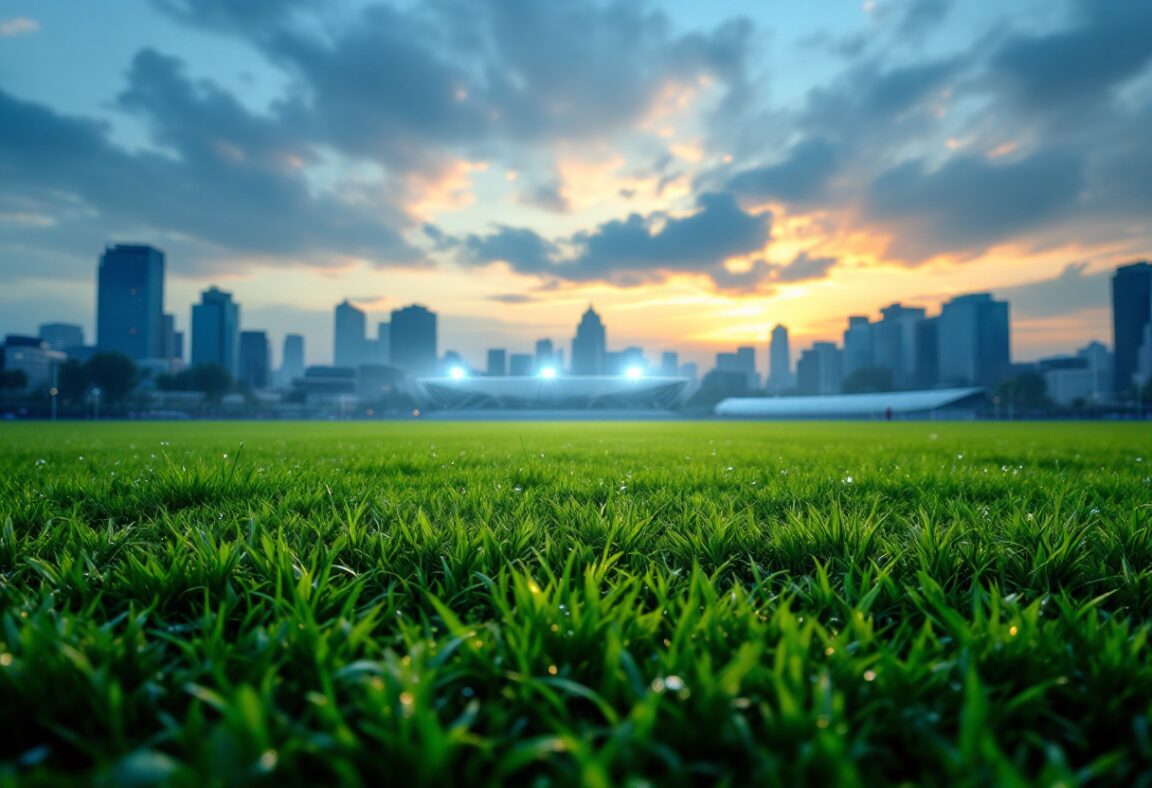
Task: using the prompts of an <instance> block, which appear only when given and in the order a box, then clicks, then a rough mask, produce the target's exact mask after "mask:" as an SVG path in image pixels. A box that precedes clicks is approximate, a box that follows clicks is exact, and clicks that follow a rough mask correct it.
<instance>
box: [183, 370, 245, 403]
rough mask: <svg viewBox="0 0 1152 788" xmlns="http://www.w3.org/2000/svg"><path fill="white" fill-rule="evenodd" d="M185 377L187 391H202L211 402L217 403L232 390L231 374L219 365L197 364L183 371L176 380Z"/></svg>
mask: <svg viewBox="0 0 1152 788" xmlns="http://www.w3.org/2000/svg"><path fill="white" fill-rule="evenodd" d="M185 375H186V376H187V377H186V380H187V385H188V389H187V390H189V391H203V392H204V396H206V397H207V398H208V399H209V400H210V401H211V402H219V401H220V398H221V397H223V396H224V395H225V394H227V393H228V391H229V390H230V389H231V388H232V373H230V372H229V371H228V370H226V369H225V368H224V367H222V366H220V365H219V364H199V365H197V366H195V367H192V368H190V369H186V370H184V372H181V373H180V374H179V375H177V376H176V377H177V379H179V378H181V377H183V376H185Z"/></svg>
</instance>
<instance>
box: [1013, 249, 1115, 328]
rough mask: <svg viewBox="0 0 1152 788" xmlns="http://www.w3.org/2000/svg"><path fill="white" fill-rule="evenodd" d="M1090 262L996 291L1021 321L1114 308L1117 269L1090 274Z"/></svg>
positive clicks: (1066, 267) (1073, 265)
mask: <svg viewBox="0 0 1152 788" xmlns="http://www.w3.org/2000/svg"><path fill="white" fill-rule="evenodd" d="M1087 271H1088V263H1084V262H1081V263H1069V264H1068V265H1066V266H1064V269H1063V270H1062V271H1060V273H1059V274H1057V275H1056V276H1054V277H1052V278H1051V279H1041V280H1038V281H1035V282H1028V283H1026V284H1022V285H1013V286H1011V287H1001V288H997V289H996V296H997V297H998V298H1003V299H1007V300H1008V301H1009V302H1011V304H1012V314H1013V315H1014V316H1016V317H1019V318H1047V317H1057V316H1060V315H1068V314H1070V313H1072V312H1080V311H1082V310H1086V309H1105V308H1106V307H1108V306H1109V305H1110V303H1111V302H1110V293H1111V290H1110V285H1111V281H1112V274H1113V269H1112V268H1107V269H1105V270H1103V271H1095V272H1092V273H1088V272H1087Z"/></svg>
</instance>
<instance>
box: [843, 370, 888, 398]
mask: <svg viewBox="0 0 1152 788" xmlns="http://www.w3.org/2000/svg"><path fill="white" fill-rule="evenodd" d="M892 389H893V385H892V370H890V369H888V368H887V367H862V368H861V369H858V370H856V371H855V372H853V373H852V374H851V375H849V376H848V377H846V378H844V393H845V394H874V393H878V392H882V391H891V390H892Z"/></svg>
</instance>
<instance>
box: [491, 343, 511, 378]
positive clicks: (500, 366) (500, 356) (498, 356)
mask: <svg viewBox="0 0 1152 788" xmlns="http://www.w3.org/2000/svg"><path fill="white" fill-rule="evenodd" d="M485 374H487V375H488V377H490V378H502V377H504V376H505V375H507V374H508V351H506V350H505V349H504V348H500V347H494V348H489V349H488V366H487V369H486V370H485Z"/></svg>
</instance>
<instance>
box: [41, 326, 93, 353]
mask: <svg viewBox="0 0 1152 788" xmlns="http://www.w3.org/2000/svg"><path fill="white" fill-rule="evenodd" d="M40 339H41V340H42V341H44V342H47V343H48V347H49V349H51V350H67V349H68V348H76V347H83V346H84V329H83V328H81V327H80V326H77V325H73V324H72V323H44V324H42V325H41V326H40Z"/></svg>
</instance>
